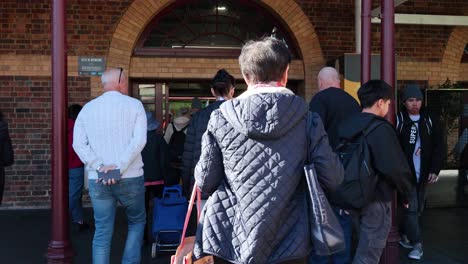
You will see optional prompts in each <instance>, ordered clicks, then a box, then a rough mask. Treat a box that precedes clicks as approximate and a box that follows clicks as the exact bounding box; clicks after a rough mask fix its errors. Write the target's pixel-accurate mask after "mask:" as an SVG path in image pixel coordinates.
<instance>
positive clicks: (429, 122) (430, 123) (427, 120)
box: [424, 115, 432, 135]
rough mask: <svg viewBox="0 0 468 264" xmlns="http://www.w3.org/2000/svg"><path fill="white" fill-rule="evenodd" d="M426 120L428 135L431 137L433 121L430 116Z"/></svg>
mask: <svg viewBox="0 0 468 264" xmlns="http://www.w3.org/2000/svg"><path fill="white" fill-rule="evenodd" d="M424 120H425V121H426V122H425V123H426V127H427V133H428V134H429V135H430V134H431V133H432V119H431V117H430V116H429V115H428V116H427V117H426V118H424Z"/></svg>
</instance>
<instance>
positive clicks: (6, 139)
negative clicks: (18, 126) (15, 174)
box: [0, 111, 14, 205]
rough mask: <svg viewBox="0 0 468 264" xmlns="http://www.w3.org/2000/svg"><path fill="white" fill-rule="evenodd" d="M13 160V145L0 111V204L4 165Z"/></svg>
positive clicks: (11, 162) (10, 163) (3, 185)
mask: <svg viewBox="0 0 468 264" xmlns="http://www.w3.org/2000/svg"><path fill="white" fill-rule="evenodd" d="M13 162H14V157H13V146H12V145H11V139H10V135H9V133H8V124H7V123H6V122H5V121H4V120H3V114H2V112H1V111H0V205H1V204H2V199H3V189H4V188H5V167H8V166H10V165H12V164H13Z"/></svg>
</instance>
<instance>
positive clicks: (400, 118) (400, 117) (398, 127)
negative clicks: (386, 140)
mask: <svg viewBox="0 0 468 264" xmlns="http://www.w3.org/2000/svg"><path fill="white" fill-rule="evenodd" d="M404 121H405V119H404V116H403V112H401V111H400V112H398V114H397V115H396V122H397V123H396V131H398V133H401V131H403V125H404V123H405V122H404Z"/></svg>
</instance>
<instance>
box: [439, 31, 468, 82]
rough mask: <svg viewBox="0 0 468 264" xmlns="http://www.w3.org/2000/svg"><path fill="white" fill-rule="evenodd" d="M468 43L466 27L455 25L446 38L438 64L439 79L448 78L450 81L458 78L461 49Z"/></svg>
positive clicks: (459, 77)
mask: <svg viewBox="0 0 468 264" xmlns="http://www.w3.org/2000/svg"><path fill="white" fill-rule="evenodd" d="M467 43H468V27H455V28H454V30H453V31H452V34H450V37H449V39H448V40H447V46H446V48H445V51H444V55H443V57H442V63H441V65H440V68H441V69H440V78H441V81H442V82H443V81H445V79H447V78H449V79H450V80H451V81H457V80H460V79H461V77H462V76H460V63H461V59H462V56H463V50H464V49H465V46H466V44H467Z"/></svg>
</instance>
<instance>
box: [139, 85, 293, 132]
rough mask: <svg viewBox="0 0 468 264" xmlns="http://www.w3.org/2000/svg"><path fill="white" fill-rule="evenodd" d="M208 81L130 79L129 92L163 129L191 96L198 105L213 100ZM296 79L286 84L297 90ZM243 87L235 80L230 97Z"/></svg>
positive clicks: (187, 106)
mask: <svg viewBox="0 0 468 264" xmlns="http://www.w3.org/2000/svg"><path fill="white" fill-rule="evenodd" d="M210 81H211V80H200V79H197V80H161V79H132V80H131V89H130V93H131V94H130V95H131V96H132V97H134V98H136V99H139V100H140V101H141V102H142V103H143V106H144V108H145V111H150V112H152V113H154V115H155V118H156V120H158V121H160V122H161V124H162V126H161V130H160V132H163V131H164V129H165V128H166V126H167V124H168V123H170V122H171V121H172V118H173V117H176V115H177V113H178V112H179V110H180V109H181V108H184V107H185V108H191V105H192V100H193V99H194V98H195V97H196V98H198V99H199V100H200V101H201V103H202V107H206V106H208V105H209V104H210V103H211V102H214V101H215V100H216V98H215V97H213V95H212V94H211V86H210ZM299 83H300V82H298V81H289V82H288V85H287V86H288V88H289V89H290V90H291V91H293V92H294V93H297V91H298V86H299ZM246 89H247V85H246V84H245V82H244V80H236V86H235V93H234V97H236V96H239V95H240V94H242V93H243V92H245V91H246Z"/></svg>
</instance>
